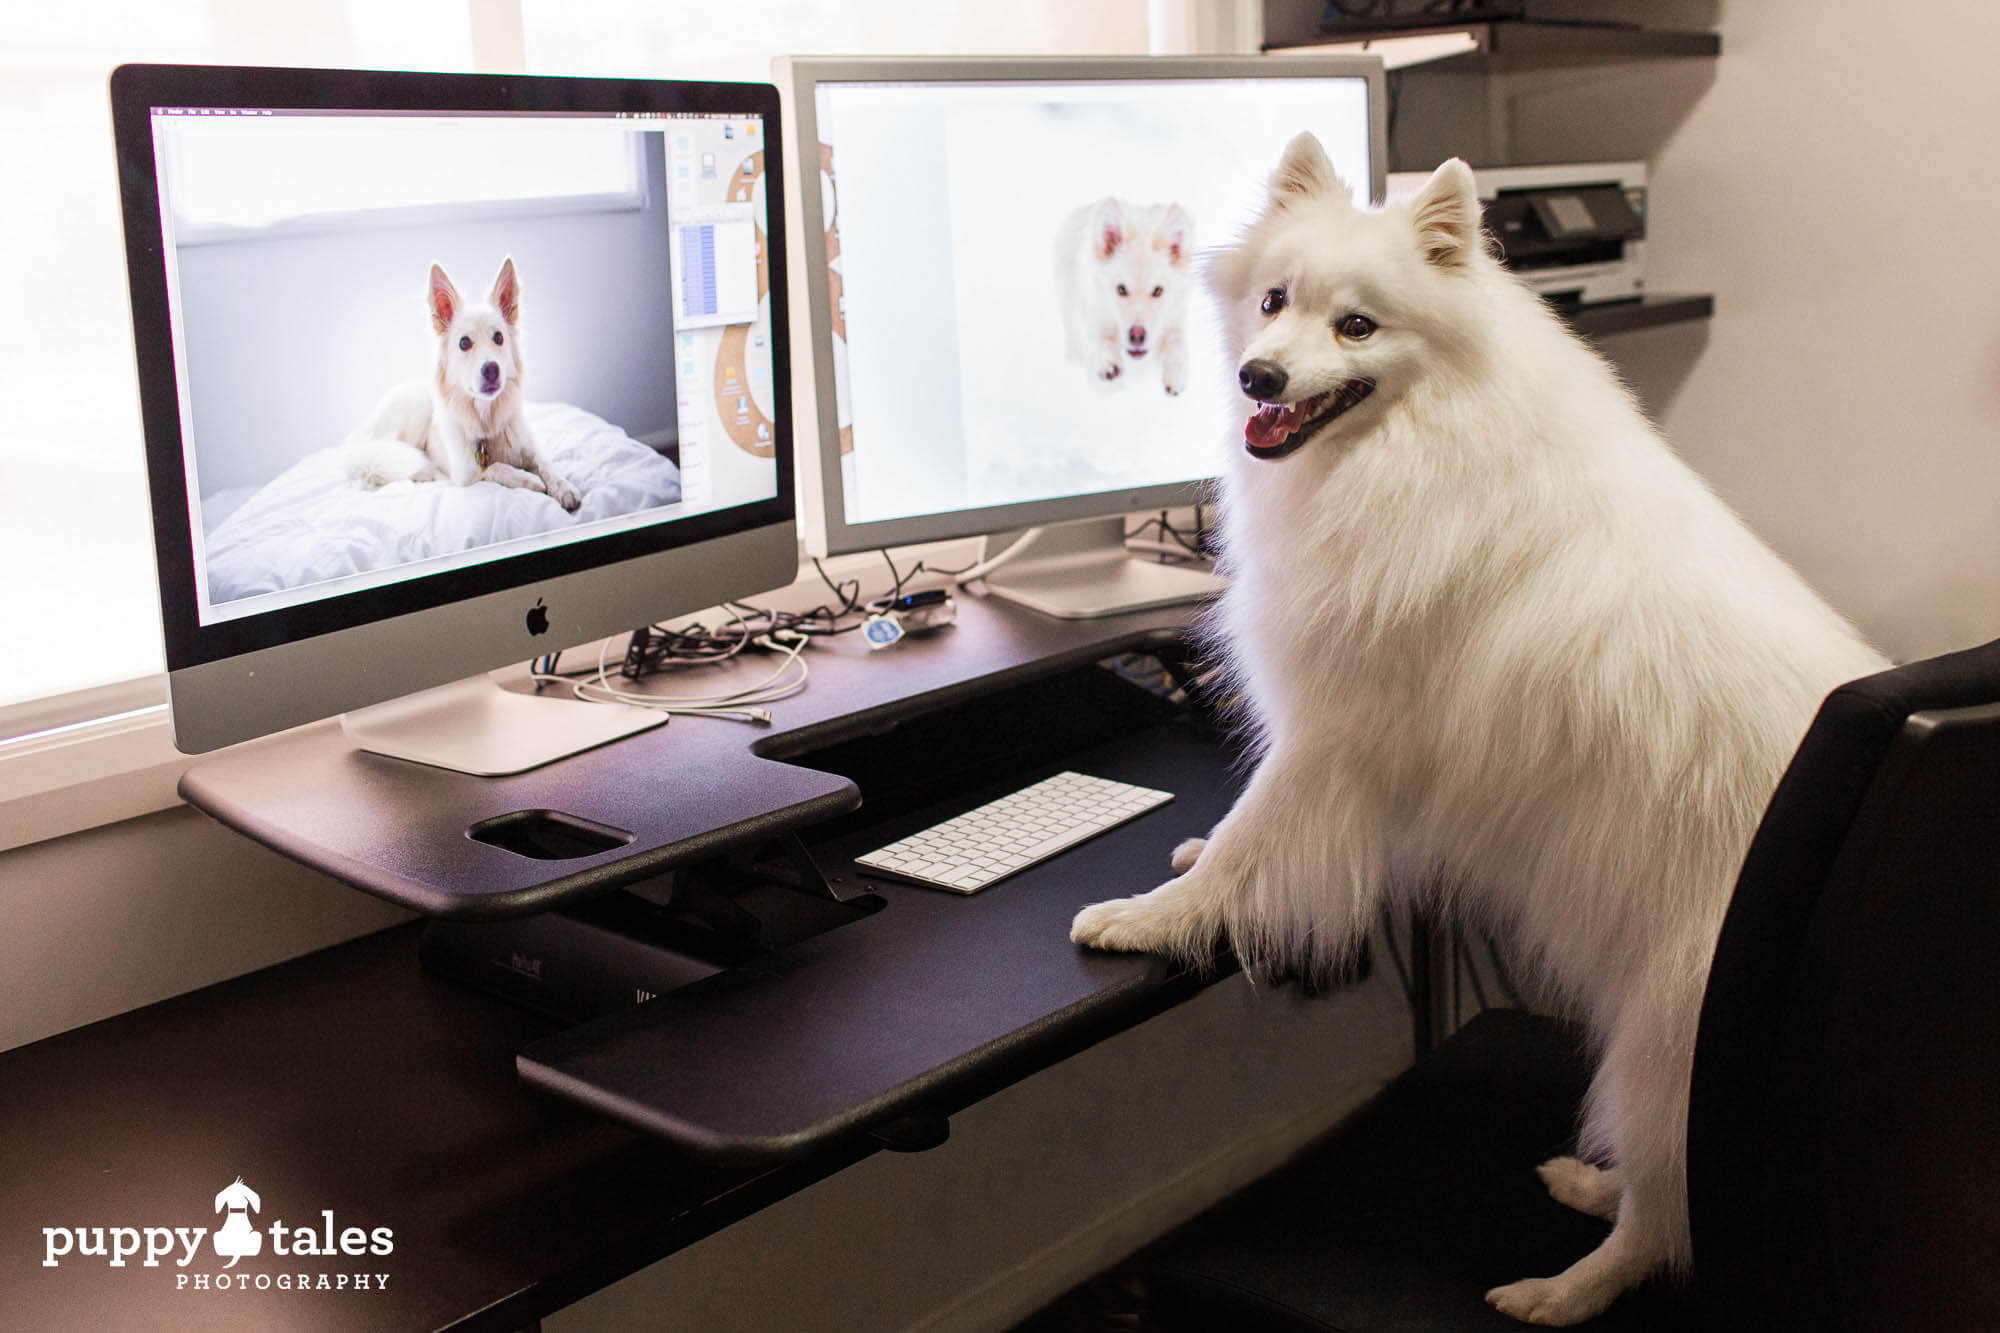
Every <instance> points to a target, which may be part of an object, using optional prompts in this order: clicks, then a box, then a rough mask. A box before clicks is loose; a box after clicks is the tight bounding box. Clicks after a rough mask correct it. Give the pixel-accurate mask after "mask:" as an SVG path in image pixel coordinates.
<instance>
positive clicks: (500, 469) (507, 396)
mask: <svg viewBox="0 0 2000 1333" xmlns="http://www.w3.org/2000/svg"><path fill="white" fill-rule="evenodd" d="M427 304H428V306H429V308H430V316H431V331H432V332H433V333H435V334H436V335H437V364H436V366H435V368H434V369H433V371H432V374H431V377H430V379H429V380H411V381H408V382H407V383H404V384H399V385H397V386H396V387H395V388H393V389H391V390H390V391H389V392H388V393H387V394H386V395H385V396H384V397H383V399H382V401H381V402H379V403H378V404H376V406H375V410H374V411H373V412H372V413H370V414H369V418H368V420H367V422H366V423H364V424H363V425H362V427H361V429H360V430H358V431H356V432H355V433H354V434H353V435H352V436H350V437H349V441H348V445H347V449H348V459H349V470H350V472H351V473H352V475H353V476H354V477H355V478H356V479H357V480H359V481H361V482H362V483H363V484H364V485H368V486H384V485H387V484H388V483H390V482H392V481H448V482H450V483H451V484H452V485H454V486H470V485H472V484H473V483H474V482H480V481H492V482H497V483H499V484H500V485H502V486H513V487H517V488H519V489H522V490H530V491H542V492H544V493H546V494H547V495H548V496H549V497H550V498H551V499H553V500H554V501H555V502H556V503H557V504H559V505H561V506H562V507H563V508H564V509H568V510H574V509H576V508H577V506H578V505H580V504H582V503H583V501H582V497H581V496H579V495H578V494H577V491H576V487H574V486H572V485H571V484H570V483H569V482H568V480H566V479H565V478H564V477H563V476H562V475H561V474H560V473H558V472H557V471H555V470H554V469H553V468H551V467H550V466H549V464H548V461H547V460H546V459H545V458H544V457H543V456H542V453H541V450H540V449H539V448H538V447H537V446H536V444H535V437H534V433H533V432H532V431H530V430H529V429H528V420H527V417H526V416H525V415H524V413H523V412H522V406H523V403H522V398H521V335H520V328H519V320H520V313H521V284H520V280H519V278H517V277H516V276H515V273H514V260H513V257H512V256H509V257H508V258H506V259H505V260H503V261H501V264H500V271H499V273H497V274H496V275H495V276H494V278H493V290H492V292H491V293H490V294H489V295H488V296H487V298H486V300H485V301H484V302H483V303H480V304H476V305H471V304H467V303H466V301H465V299H464V298H463V297H461V296H460V295H459V294H458V288H457V287H455V286H453V285H452V281H451V279H450V278H449V277H447V276H446V275H445V271H444V269H443V268H442V267H440V266H439V265H436V264H433V265H431V272H430V284H429V291H428V297H427Z"/></svg>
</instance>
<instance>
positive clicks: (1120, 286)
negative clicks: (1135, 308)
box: [1118, 282, 1132, 296]
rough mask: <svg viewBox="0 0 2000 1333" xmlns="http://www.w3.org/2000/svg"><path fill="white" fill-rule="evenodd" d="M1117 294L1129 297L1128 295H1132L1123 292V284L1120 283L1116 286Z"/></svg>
mask: <svg viewBox="0 0 2000 1333" xmlns="http://www.w3.org/2000/svg"><path fill="white" fill-rule="evenodd" d="M1118 294H1119V295H1120V296H1130V295H1131V294H1132V293H1130V292H1128V291H1126V290H1125V284H1124V283H1122V282H1121V283H1119V284H1118Z"/></svg>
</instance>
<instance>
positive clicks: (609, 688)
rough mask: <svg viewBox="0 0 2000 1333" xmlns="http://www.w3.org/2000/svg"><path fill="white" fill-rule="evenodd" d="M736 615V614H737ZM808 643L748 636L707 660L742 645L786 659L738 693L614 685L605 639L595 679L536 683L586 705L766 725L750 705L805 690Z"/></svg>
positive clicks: (762, 713)
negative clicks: (563, 689)
mask: <svg viewBox="0 0 2000 1333" xmlns="http://www.w3.org/2000/svg"><path fill="white" fill-rule="evenodd" d="M732 614H734V612H733V611H732ZM737 623H739V624H741V623H742V617H741V616H737ZM809 642H811V640H810V639H809V638H808V637H807V636H805V635H798V636H797V637H796V638H795V640H794V641H793V642H792V643H791V645H790V646H789V647H787V646H786V645H784V644H783V643H782V642H781V641H779V640H778V639H776V638H774V637H773V636H771V635H769V634H760V635H757V636H755V637H754V638H752V637H750V636H745V638H744V639H743V640H742V642H741V643H739V644H738V646H737V647H736V648H735V649H732V650H731V652H730V653H727V654H724V655H723V656H720V657H716V658H711V659H709V661H710V662H720V661H725V660H727V659H728V658H729V657H731V656H734V655H735V653H736V652H738V651H740V650H741V647H742V645H743V643H760V644H762V645H764V646H765V647H769V648H774V649H777V650H779V651H780V652H782V653H783V654H784V660H782V661H781V662H779V663H778V665H777V667H776V668H775V669H774V670H773V671H772V672H771V674H770V675H768V676H766V677H764V679H762V680H760V681H758V682H757V683H755V684H754V685H745V686H743V687H742V688H740V689H735V690H728V691H723V692H719V693H716V694H704V695H662V694H649V693H644V692H642V691H638V690H628V689H624V688H622V687H620V686H618V685H614V684H613V683H612V681H611V668H610V665H609V661H608V655H609V653H610V650H611V641H610V640H609V639H606V640H605V641H604V642H603V643H602V644H600V645H599V646H598V650H597V674H596V675H595V676H585V677H582V678H581V679H577V680H571V679H569V678H568V677H565V676H551V675H545V674H540V673H535V674H534V679H535V680H536V681H537V682H538V683H546V684H561V685H567V686H569V689H570V694H571V695H572V696H573V697H575V698H578V699H582V700H584V701H585V702H588V703H622V704H630V705H633V706H635V707H639V708H651V709H654V710H656V711H658V712H662V713H666V714H669V715H672V714H674V713H686V714H689V715H702V716H707V717H727V718H735V719H738V720H739V721H743V722H754V723H759V724H763V723H768V722H770V720H771V714H770V713H769V711H767V710H766V709H762V708H756V707H752V706H750V705H755V704H765V703H775V702H777V701H778V700H780V699H789V698H790V697H791V696H792V695H794V694H797V693H798V692H799V691H800V690H803V689H804V688H805V687H806V677H807V676H808V675H809V674H810V668H809V667H808V666H807V664H806V663H805V661H804V660H802V659H801V658H800V656H799V654H800V653H802V652H804V651H805V647H806V644H808V643H809ZM794 666H796V667H797V668H798V674H797V676H796V677H795V678H793V679H791V680H789V681H787V680H784V679H783V677H784V676H785V675H786V674H787V673H788V672H790V671H791V669H792V668H793V667H794Z"/></svg>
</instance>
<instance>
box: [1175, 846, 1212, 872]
mask: <svg viewBox="0 0 2000 1333" xmlns="http://www.w3.org/2000/svg"><path fill="white" fill-rule="evenodd" d="M1206 846H1208V839H1207V838H1189V839H1187V840H1186V841H1185V842H1183V843H1181V845H1180V846H1178V847H1176V848H1174V851H1173V855H1172V856H1170V857H1168V858H1167V864H1168V865H1171V866H1172V867H1173V868H1174V873H1175V874H1176V875H1185V874H1187V872H1188V871H1190V870H1192V869H1194V863H1195V862H1196V861H1197V860H1199V859H1200V858H1201V849H1202V848H1204V847H1206Z"/></svg>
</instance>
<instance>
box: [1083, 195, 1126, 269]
mask: <svg viewBox="0 0 2000 1333" xmlns="http://www.w3.org/2000/svg"><path fill="white" fill-rule="evenodd" d="M1090 235H1091V241H1090V244H1091V252H1092V253H1093V254H1095V255H1096V256H1097V257H1098V258H1099V259H1109V258H1111V256H1113V255H1115V254H1117V253H1118V247H1119V246H1121V245H1123V244H1125V210H1124V209H1122V208H1120V207H1119V206H1118V201H1117V200H1116V199H1104V200H1100V201H1099V202H1098V205H1097V207H1096V208H1095V209H1093V210H1092V211H1091V214H1090Z"/></svg>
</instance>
